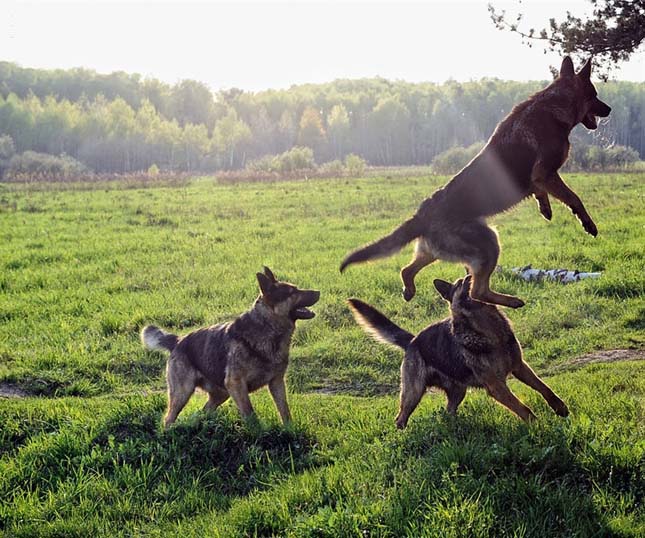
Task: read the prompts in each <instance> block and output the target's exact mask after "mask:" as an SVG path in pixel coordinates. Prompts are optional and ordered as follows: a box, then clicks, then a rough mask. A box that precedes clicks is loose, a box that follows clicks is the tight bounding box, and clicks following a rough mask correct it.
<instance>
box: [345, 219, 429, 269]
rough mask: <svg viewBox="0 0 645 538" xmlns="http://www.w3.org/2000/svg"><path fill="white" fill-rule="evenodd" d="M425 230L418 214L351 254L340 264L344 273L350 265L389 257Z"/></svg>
mask: <svg viewBox="0 0 645 538" xmlns="http://www.w3.org/2000/svg"><path fill="white" fill-rule="evenodd" d="M422 232H423V226H422V223H421V222H420V219H419V217H418V216H417V215H415V216H414V217H412V218H410V219H408V220H406V221H405V222H404V223H403V224H401V226H399V227H398V228H397V229H396V230H394V231H393V232H392V233H390V234H389V235H386V236H385V237H383V238H381V239H379V240H378V241H375V242H374V243H370V244H369V245H365V246H364V247H361V248H359V249H357V250H355V251H354V252H352V253H351V254H349V255H348V256H347V257H346V258H345V259H344V260H343V263H341V264H340V272H341V273H342V272H343V271H344V270H345V268H346V267H347V266H348V265H351V264H353V263H360V262H365V261H367V260H373V259H374V258H387V257H388V256H391V255H392V254H394V253H396V252H398V251H399V250H401V249H402V248H403V247H404V246H405V245H407V244H408V243H409V242H410V241H412V240H413V239H416V238H417V237H419V236H420V235H421V234H422Z"/></svg>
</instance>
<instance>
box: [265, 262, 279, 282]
mask: <svg viewBox="0 0 645 538" xmlns="http://www.w3.org/2000/svg"><path fill="white" fill-rule="evenodd" d="M263 270H264V274H265V275H266V276H268V277H269V279H270V280H272V281H273V282H277V281H278V279H277V278H276V277H275V275H274V274H273V272H272V271H271V269H269V268H268V267H267V266H266V265H265V266H263Z"/></svg>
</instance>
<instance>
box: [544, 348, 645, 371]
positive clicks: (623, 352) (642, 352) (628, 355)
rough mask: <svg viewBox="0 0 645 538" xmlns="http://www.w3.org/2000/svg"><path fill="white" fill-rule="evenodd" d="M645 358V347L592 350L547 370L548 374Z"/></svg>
mask: <svg viewBox="0 0 645 538" xmlns="http://www.w3.org/2000/svg"><path fill="white" fill-rule="evenodd" d="M642 360H645V349H606V350H600V351H592V352H591V353H586V354H584V355H582V356H580V357H577V358H575V359H572V360H570V361H567V362H565V363H563V364H558V365H557V366H554V367H553V368H550V369H549V370H547V372H546V373H547V374H555V373H559V372H565V371H569V370H577V369H578V368H582V367H583V366H586V365H588V364H597V363H604V362H616V361H642Z"/></svg>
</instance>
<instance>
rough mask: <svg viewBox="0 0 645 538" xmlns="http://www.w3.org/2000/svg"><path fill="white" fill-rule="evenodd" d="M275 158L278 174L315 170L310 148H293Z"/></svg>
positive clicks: (312, 153)
mask: <svg viewBox="0 0 645 538" xmlns="http://www.w3.org/2000/svg"><path fill="white" fill-rule="evenodd" d="M276 158H277V159H278V172H295V171H297V170H313V169H314V168H316V162H315V161H314V152H313V150H312V149H311V148H307V147H303V146H295V147H293V148H291V149H290V150H289V151H285V152H284V153H282V154H281V155H278V156H277V157H276Z"/></svg>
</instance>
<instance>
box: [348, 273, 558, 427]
mask: <svg viewBox="0 0 645 538" xmlns="http://www.w3.org/2000/svg"><path fill="white" fill-rule="evenodd" d="M470 283H471V277H470V276H469V277H466V278H465V279H460V280H457V281H456V282H455V283H454V284H449V283H448V282H445V281H442V280H435V287H436V288H437V290H438V291H439V293H440V294H441V295H442V297H443V298H444V299H446V301H448V302H449V303H450V313H451V316H450V318H448V319H445V320H443V321H440V322H438V323H435V324H432V325H429V326H428V327H426V328H425V329H424V330H423V331H421V332H420V333H419V334H418V335H417V336H413V335H412V334H410V333H408V332H407V331H405V330H404V329H401V328H400V327H398V326H397V325H395V324H394V323H392V322H391V321H390V320H388V319H387V318H386V317H385V316H384V315H383V314H381V313H380V312H378V311H377V310H376V309H374V308H373V307H371V306H369V305H367V304H365V303H363V302H362V301H358V300H357V299H350V301H349V302H350V307H351V309H352V313H353V314H354V317H355V318H356V320H357V321H358V322H359V324H360V325H361V326H362V327H369V332H370V334H374V333H376V334H378V339H379V341H385V342H387V343H389V344H395V345H398V346H399V347H401V348H402V349H404V350H405V358H404V359H403V363H402V364H401V397H400V407H399V414H398V415H397V417H396V425H397V427H398V428H405V427H406V425H407V423H408V419H409V417H410V415H411V414H412V412H413V411H414V410H415V409H416V407H417V405H418V404H419V402H420V401H421V398H422V397H423V395H424V394H425V392H426V389H427V388H428V387H438V388H440V389H442V390H443V391H444V392H445V393H446V396H447V398H448V404H447V410H448V412H449V413H453V414H454V413H456V412H457V408H458V407H459V405H460V404H461V402H462V400H463V399H464V397H465V395H466V389H467V388H468V387H483V388H485V389H486V391H487V392H488V394H490V395H491V396H492V397H493V398H495V400H497V401H498V402H499V403H501V404H502V405H504V406H505V407H507V408H508V409H510V410H511V411H513V412H514V413H515V414H516V415H518V416H519V417H520V418H522V419H523V420H525V421H528V420H531V419H533V418H535V415H534V414H533V412H532V411H531V410H530V409H529V408H528V407H527V406H526V405H524V404H523V403H522V402H521V401H520V400H519V399H518V398H517V397H516V396H515V394H513V392H511V390H510V389H509V388H508V386H507V384H506V378H507V377H508V376H509V374H513V375H514V376H515V377H516V378H517V379H519V380H520V381H522V382H523V383H525V384H526V385H528V386H529V387H531V388H533V389H535V390H536V391H538V392H539V393H540V394H541V395H542V396H543V397H544V399H545V400H546V401H547V403H548V404H549V406H551V408H552V409H553V410H554V411H555V412H556V413H557V414H558V415H560V416H567V415H568V414H569V410H568V408H567V406H566V404H565V403H564V402H563V401H562V400H561V399H560V398H559V397H558V396H557V395H556V394H555V393H554V392H553V391H552V390H551V389H550V388H549V387H548V386H547V385H546V384H545V383H544V382H543V381H542V380H541V379H540V378H539V377H538V376H537V375H536V374H535V373H534V372H533V370H531V367H530V366H529V365H528V364H527V363H526V362H525V361H524V359H523V358H522V349H521V347H520V344H519V342H518V341H517V339H516V338H515V335H514V334H513V328H512V327H511V324H510V321H509V320H508V318H507V317H506V316H505V315H504V314H503V313H502V312H501V311H500V310H499V309H498V308H497V307H496V306H494V305H490V304H486V303H482V302H480V301H476V300H474V299H472V298H471V297H470V293H469V292H470Z"/></svg>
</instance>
